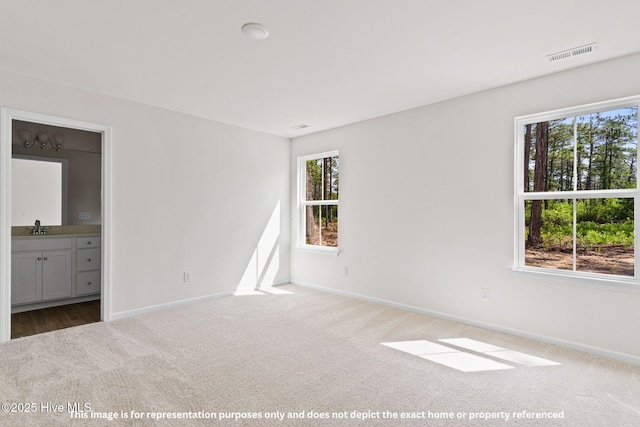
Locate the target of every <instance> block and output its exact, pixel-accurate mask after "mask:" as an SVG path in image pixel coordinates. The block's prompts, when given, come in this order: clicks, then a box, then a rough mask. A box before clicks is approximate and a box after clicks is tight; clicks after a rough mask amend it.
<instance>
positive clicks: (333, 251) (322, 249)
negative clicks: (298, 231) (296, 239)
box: [296, 245, 342, 256]
mask: <svg viewBox="0 0 640 427" xmlns="http://www.w3.org/2000/svg"><path fill="white" fill-rule="evenodd" d="M296 249H297V250H299V251H301V252H311V253H316V254H324V255H335V256H338V255H340V252H342V251H341V250H340V248H334V247H327V246H311V245H298V246H296Z"/></svg>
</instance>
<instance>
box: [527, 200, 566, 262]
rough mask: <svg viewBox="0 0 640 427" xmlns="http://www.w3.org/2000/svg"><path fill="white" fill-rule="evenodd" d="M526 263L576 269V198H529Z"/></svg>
mask: <svg viewBox="0 0 640 427" xmlns="http://www.w3.org/2000/svg"><path fill="white" fill-rule="evenodd" d="M524 206H525V214H524V215H525V218H524V220H525V229H524V239H525V261H524V263H525V265H526V266H531V267H544V268H552V269H561V270H573V200H526V201H525V205H524Z"/></svg>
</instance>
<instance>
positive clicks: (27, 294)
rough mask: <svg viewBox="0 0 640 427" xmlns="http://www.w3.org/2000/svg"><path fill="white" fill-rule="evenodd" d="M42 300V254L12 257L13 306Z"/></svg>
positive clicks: (33, 253)
mask: <svg viewBox="0 0 640 427" xmlns="http://www.w3.org/2000/svg"><path fill="white" fill-rule="evenodd" d="M41 300H42V252H16V253H13V254H12V255H11V304H26V303H30V302H37V301H41Z"/></svg>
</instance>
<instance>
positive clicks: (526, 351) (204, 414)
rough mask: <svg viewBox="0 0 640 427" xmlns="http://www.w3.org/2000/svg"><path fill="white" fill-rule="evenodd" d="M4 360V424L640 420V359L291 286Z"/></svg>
mask: <svg viewBox="0 0 640 427" xmlns="http://www.w3.org/2000/svg"><path fill="white" fill-rule="evenodd" d="M383 343H384V344H383ZM0 361H1V362H0V393H1V396H2V399H1V401H2V412H0V425H2V426H72V425H78V426H80V425H82V426H84V425H91V426H92V425H96V426H102V425H105V426H107V425H108V426H121V425H123V426H151V425H154V426H155V425H157V426H210V425H214V426H216V425H220V426H245V425H246V426H254V425H255V426H272V425H273V426H354V425H355V426H360V425H362V426H510V425H518V426H598V427H601V426H629V427H631V426H638V425H640V367H638V366H635V365H630V364H626V363H622V362H618V361H613V360H609V359H606V358H603V357H599V356H594V355H590V354H585V353H581V352H578V351H574V350H570V349H566V348H562V347H558V346H553V345H549V344H544V343H539V342H536V341H532V340H527V339H523V338H519V337H515V336H511V335H507V334H501V333H496V332H492V331H487V330H484V329H480V328H476V327H471V326H466V325H462V324H459V323H455V322H451V321H447V320H443V319H437V318H433V317H429V316H425V315H422V314H416V313H412V312H407V311H403V310H399V309H395V308H391V307H386V306H382V305H377V304H373V303H368V302H363V301H360V300H355V299H350V298H345V297H341V296H336V295H332V294H327V293H323V292H319V291H315V290H310V289H306V288H301V287H297V286H293V285H286V286H280V287H278V288H273V289H271V290H265V291H264V292H260V293H256V294H255V295H243V296H233V297H226V298H220V299H213V300H208V301H204V302H199V303H194V304H190V305H185V306H180V307H176V308H172V309H167V310H163V311H158V312H154V313H150V314H145V315H141V316H137V317H133V318H127V319H122V320H117V321H113V322H108V323H93V324H88V325H84V326H78V327H74V328H68V329H63V330H59V331H54V332H49V333H45V334H40V335H35V336H31V337H25V338H19V339H15V340H12V341H10V342H8V343H5V344H2V345H0Z"/></svg>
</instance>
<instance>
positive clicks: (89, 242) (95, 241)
mask: <svg viewBox="0 0 640 427" xmlns="http://www.w3.org/2000/svg"><path fill="white" fill-rule="evenodd" d="M76 245H77V248H78V249H81V248H99V247H100V236H86V237H77V238H76Z"/></svg>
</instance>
